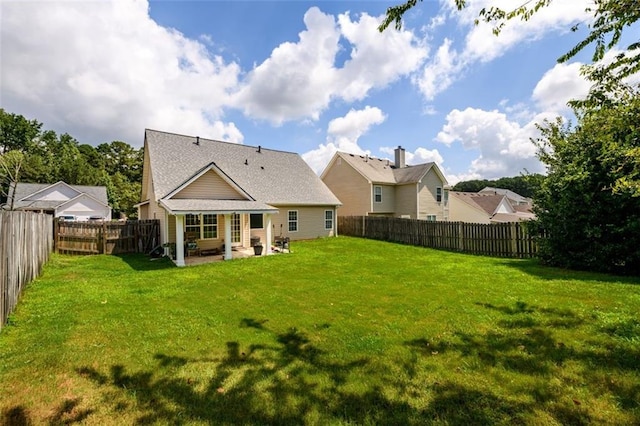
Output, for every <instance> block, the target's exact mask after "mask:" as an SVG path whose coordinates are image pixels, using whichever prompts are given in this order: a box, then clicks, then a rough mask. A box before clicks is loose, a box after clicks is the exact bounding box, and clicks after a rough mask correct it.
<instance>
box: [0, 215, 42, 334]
mask: <svg viewBox="0 0 640 426" xmlns="http://www.w3.org/2000/svg"><path fill="white" fill-rule="evenodd" d="M52 248H53V219H52V217H51V216H50V215H45V214H37V213H30V212H16V211H5V212H0V329H2V326H3V325H4V324H5V323H6V321H7V318H8V317H9V315H10V314H11V312H13V310H14V309H15V307H16V304H17V303H18V299H19V298H20V295H21V294H22V291H23V290H24V288H25V287H26V285H27V284H28V283H29V282H31V281H33V280H34V279H35V278H36V277H37V276H38V275H39V274H40V272H41V271H42V266H43V265H44V264H45V263H46V262H47V260H49V253H51V250H52Z"/></svg>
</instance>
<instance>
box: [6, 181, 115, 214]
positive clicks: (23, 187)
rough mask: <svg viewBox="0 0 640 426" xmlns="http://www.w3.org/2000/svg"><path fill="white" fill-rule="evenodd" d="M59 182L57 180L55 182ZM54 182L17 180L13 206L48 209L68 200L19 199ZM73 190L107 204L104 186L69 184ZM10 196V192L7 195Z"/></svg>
mask: <svg viewBox="0 0 640 426" xmlns="http://www.w3.org/2000/svg"><path fill="white" fill-rule="evenodd" d="M56 183H59V182H56ZM53 185H55V184H52V183H22V182H19V183H18V184H17V185H16V187H15V201H14V208H23V207H30V208H34V209H45V210H50V209H54V208H56V207H58V206H59V205H61V204H64V203H66V202H67V201H68V200H49V201H20V200H22V199H23V198H28V197H29V196H30V195H33V194H35V193H36V192H39V191H42V190H43V189H46V188H48V187H50V186H53ZM69 186H70V187H71V188H73V189H74V190H76V191H78V192H79V193H82V194H87V195H90V196H91V197H93V198H95V199H96V200H98V201H99V202H101V203H102V204H104V205H108V204H109V201H108V198H107V188H106V187H104V186H85V185H69ZM9 197H11V194H10V195H9Z"/></svg>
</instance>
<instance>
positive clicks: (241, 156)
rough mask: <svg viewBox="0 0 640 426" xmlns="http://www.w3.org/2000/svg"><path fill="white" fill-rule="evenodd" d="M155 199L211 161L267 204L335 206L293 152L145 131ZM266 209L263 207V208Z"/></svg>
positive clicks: (317, 179)
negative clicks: (197, 141) (197, 140)
mask: <svg viewBox="0 0 640 426" xmlns="http://www.w3.org/2000/svg"><path fill="white" fill-rule="evenodd" d="M145 141H146V148H145V149H147V150H148V153H149V159H150V166H151V167H150V168H151V174H152V176H151V178H152V179H153V187H154V191H155V198H156V199H161V198H164V197H166V196H167V195H168V194H170V193H171V192H172V191H174V190H175V189H177V188H178V187H180V186H181V185H183V184H184V183H186V182H187V181H188V180H189V179H190V178H192V177H193V176H194V175H195V174H196V173H197V172H198V171H200V170H202V169H203V168H205V167H206V166H208V165H209V164H211V163H212V162H213V163H215V165H216V166H217V167H218V168H219V169H220V170H222V171H223V172H224V173H225V174H226V175H227V176H228V177H229V178H230V179H231V180H232V181H233V182H235V183H236V184H237V185H238V186H239V187H240V188H242V189H243V190H244V191H245V192H247V193H248V194H249V195H250V196H251V197H252V198H253V199H254V200H256V201H258V202H260V203H265V204H269V205H287V204H295V205H340V201H339V200H338V199H337V198H336V196H335V195H333V193H332V192H331V191H330V190H329V188H327V186H326V185H325V184H324V182H322V181H321V180H320V178H318V176H317V175H316V174H315V173H314V172H313V170H311V168H310V167H309V166H308V165H307V163H306V162H305V161H304V160H303V159H302V157H300V156H299V155H298V154H296V153H292V152H284V151H276V150H271V149H266V148H261V149H260V150H259V152H258V147H254V146H248V145H241V144H235V143H229V142H220V141H214V140H210V139H204V138H199V144H196V137H194V136H184V135H177V134H173V133H166V132H160V131H156V130H150V129H147V130H146V131H145ZM265 208H268V206H265Z"/></svg>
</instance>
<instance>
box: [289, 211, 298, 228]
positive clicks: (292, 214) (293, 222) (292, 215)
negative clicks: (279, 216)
mask: <svg viewBox="0 0 640 426" xmlns="http://www.w3.org/2000/svg"><path fill="white" fill-rule="evenodd" d="M288 219H289V232H296V231H297V230H298V211H297V210H289V214H288Z"/></svg>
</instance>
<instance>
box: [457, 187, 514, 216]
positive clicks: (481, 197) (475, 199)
mask: <svg viewBox="0 0 640 426" xmlns="http://www.w3.org/2000/svg"><path fill="white" fill-rule="evenodd" d="M449 197H455V198H457V199H458V200H461V201H462V202H464V203H466V204H468V205H470V206H471V207H474V208H476V209H478V210H482V211H483V212H485V213H487V214H488V215H489V216H492V215H493V214H494V213H496V209H497V208H498V206H499V205H500V203H501V202H502V200H504V199H505V198H506V197H505V196H504V195H497V194H480V193H476V192H459V191H449Z"/></svg>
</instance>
